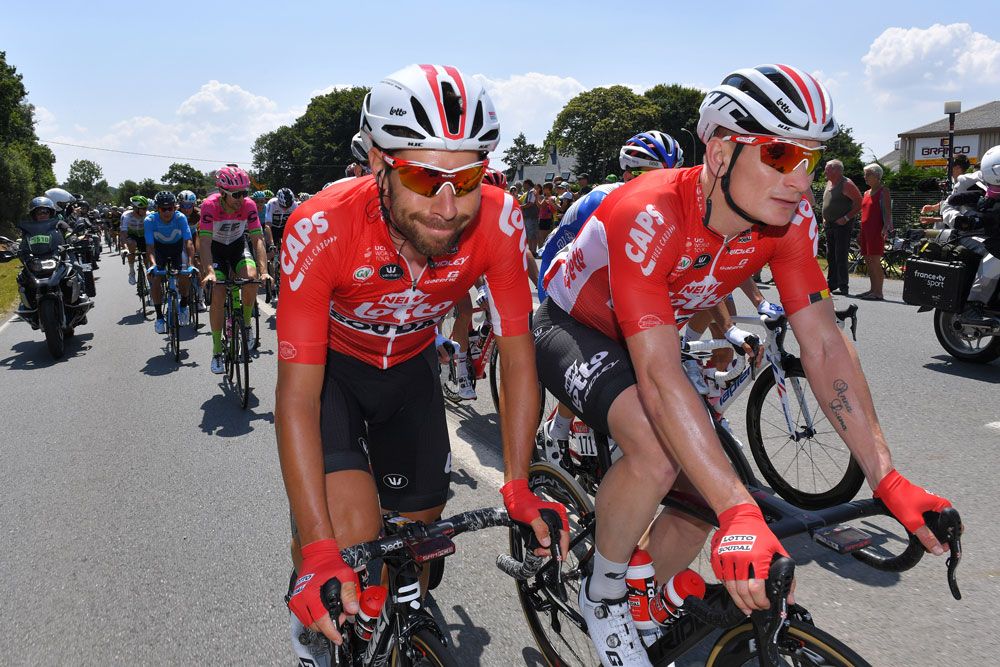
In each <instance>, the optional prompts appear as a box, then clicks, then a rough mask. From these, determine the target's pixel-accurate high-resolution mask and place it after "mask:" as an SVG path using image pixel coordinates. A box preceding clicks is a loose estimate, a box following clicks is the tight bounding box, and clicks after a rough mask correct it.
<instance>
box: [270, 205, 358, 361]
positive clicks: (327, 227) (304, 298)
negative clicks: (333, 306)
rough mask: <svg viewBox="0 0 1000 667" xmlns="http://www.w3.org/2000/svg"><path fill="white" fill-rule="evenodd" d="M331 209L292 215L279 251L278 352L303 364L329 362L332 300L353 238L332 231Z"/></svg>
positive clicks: (285, 359) (284, 357)
mask: <svg viewBox="0 0 1000 667" xmlns="http://www.w3.org/2000/svg"><path fill="white" fill-rule="evenodd" d="M328 215H331V214H330V213H329V212H327V211H324V210H318V211H315V212H314V213H313V214H312V215H311V216H310V215H305V214H301V215H298V214H297V215H294V216H292V218H291V220H289V222H290V225H289V228H288V229H289V231H288V232H287V233H286V234H285V237H284V241H283V242H284V249H283V252H282V254H281V299H282V300H281V303H280V305H279V306H278V316H277V320H278V356H279V358H280V359H281V360H282V361H288V362H292V363H299V364H325V363H326V351H327V347H328V346H329V329H330V299H331V296H332V295H333V292H334V290H335V289H336V288H337V287H338V285H339V278H338V269H339V268H340V267H341V265H342V264H343V263H344V262H345V261H346V260H347V259H348V257H347V255H346V253H347V252H348V251H349V249H350V246H351V239H350V238H348V237H346V236H345V237H338V235H337V234H334V233H333V230H332V226H333V225H332V224H331V221H330V220H329V219H328V217H327V216H328Z"/></svg>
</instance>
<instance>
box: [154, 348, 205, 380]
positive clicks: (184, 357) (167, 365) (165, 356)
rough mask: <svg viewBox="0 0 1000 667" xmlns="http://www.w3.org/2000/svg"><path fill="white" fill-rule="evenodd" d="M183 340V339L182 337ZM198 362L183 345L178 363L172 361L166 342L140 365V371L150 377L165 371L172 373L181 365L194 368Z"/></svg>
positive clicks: (172, 356) (164, 373) (163, 373)
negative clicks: (156, 352)
mask: <svg viewBox="0 0 1000 667" xmlns="http://www.w3.org/2000/svg"><path fill="white" fill-rule="evenodd" d="M182 342H183V339H182ZM199 365H200V364H199V363H198V362H197V361H193V360H191V358H190V354H189V353H188V351H187V350H185V349H184V347H183V346H182V347H181V360H180V363H178V362H176V361H174V355H173V354H171V353H170V351H169V350H168V348H167V344H166V342H164V344H163V346H162V347H161V348H160V353H159V354H156V355H153V356H152V357H150V358H149V359H147V360H146V365H145V366H143V367H142V371H141V372H142V373H143V374H144V375H149V376H151V377H158V376H160V375H166V374H167V373H173V372H174V371H176V370H178V369H180V368H181V367H182V366H188V367H190V368H195V367H197V366H199Z"/></svg>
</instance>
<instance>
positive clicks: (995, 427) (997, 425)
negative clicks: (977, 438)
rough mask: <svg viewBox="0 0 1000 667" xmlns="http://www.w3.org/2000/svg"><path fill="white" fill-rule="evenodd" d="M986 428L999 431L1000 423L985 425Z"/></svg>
mask: <svg viewBox="0 0 1000 667" xmlns="http://www.w3.org/2000/svg"><path fill="white" fill-rule="evenodd" d="M986 428H992V429H996V430H998V431H1000V422H990V423H989V424H987V425H986Z"/></svg>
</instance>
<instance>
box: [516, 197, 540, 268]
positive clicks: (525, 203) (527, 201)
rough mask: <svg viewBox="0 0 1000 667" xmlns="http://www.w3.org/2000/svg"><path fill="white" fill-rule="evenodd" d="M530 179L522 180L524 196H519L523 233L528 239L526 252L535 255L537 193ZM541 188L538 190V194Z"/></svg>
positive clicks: (536, 242)
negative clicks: (522, 216)
mask: <svg viewBox="0 0 1000 667" xmlns="http://www.w3.org/2000/svg"><path fill="white" fill-rule="evenodd" d="M535 187H536V186H535V183H534V181H532V180H531V179H530V178H526V179H524V194H522V195H521V199H520V201H521V213H522V214H523V215H524V232H525V236H526V237H527V239H528V250H530V251H531V254H532V255H534V254H535V249H536V248H537V247H538V193H537V192H535ZM540 191H541V188H539V192H540Z"/></svg>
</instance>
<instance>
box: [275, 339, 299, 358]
mask: <svg viewBox="0 0 1000 667" xmlns="http://www.w3.org/2000/svg"><path fill="white" fill-rule="evenodd" d="M296 354H298V350H296V349H295V346H294V345H292V344H291V343H289V342H288V341H287V340H283V341H281V342H280V343H278V356H279V357H281V358H282V359H294V358H295V355H296Z"/></svg>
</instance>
